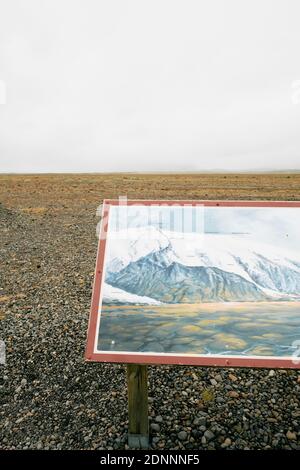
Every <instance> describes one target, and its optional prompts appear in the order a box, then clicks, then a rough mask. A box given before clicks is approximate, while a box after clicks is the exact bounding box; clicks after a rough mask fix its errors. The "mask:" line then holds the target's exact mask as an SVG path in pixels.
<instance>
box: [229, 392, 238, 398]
mask: <svg viewBox="0 0 300 470" xmlns="http://www.w3.org/2000/svg"><path fill="white" fill-rule="evenodd" d="M228 396H229V397H230V398H239V396H240V395H239V393H238V392H236V391H235V390H230V391H229V392H228Z"/></svg>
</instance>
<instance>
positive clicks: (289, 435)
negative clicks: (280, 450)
mask: <svg viewBox="0 0 300 470" xmlns="http://www.w3.org/2000/svg"><path fill="white" fill-rule="evenodd" d="M286 437H287V438H288V440H289V441H296V440H297V434H296V433H295V432H291V431H288V432H287V433H286Z"/></svg>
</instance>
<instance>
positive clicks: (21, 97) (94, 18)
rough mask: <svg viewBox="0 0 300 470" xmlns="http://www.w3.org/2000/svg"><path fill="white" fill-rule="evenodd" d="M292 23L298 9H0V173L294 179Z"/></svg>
mask: <svg viewBox="0 0 300 470" xmlns="http://www.w3.org/2000/svg"><path fill="white" fill-rule="evenodd" d="M299 18H300V2H299V0H269V1H268V0H206V1H200V0H197V1H192V0H181V1H176V0H148V1H146V0H136V1H126V0H106V1H103V0H102V1H101V0H81V1H78V0H0V80H2V82H0V88H1V86H2V100H3V88H4V85H6V103H5V104H0V171H30V172H34V171H37V172H40V171H143V170H146V171H152V170H153V171H159V170H164V171H168V170H169V171H176V170H190V171H201V170H208V169H216V168H220V169H221V168H222V169H226V170H230V169H243V170H245V169H259V168H262V169H263V168H273V169H285V168H295V169H300V26H299ZM0 95H1V89H0Z"/></svg>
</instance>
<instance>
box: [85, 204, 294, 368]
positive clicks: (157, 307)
mask: <svg viewBox="0 0 300 470" xmlns="http://www.w3.org/2000/svg"><path fill="white" fill-rule="evenodd" d="M104 223H105V224H106V231H105V233H104V232H102V235H103V239H102V240H100V249H99V251H100V252H101V253H102V255H103V256H102V266H101V275H102V276H101V282H99V283H98V286H97V285H95V289H98V290H99V292H98V298H97V305H96V317H95V318H94V332H90V334H91V335H92V336H93V338H90V342H92V343H93V357H92V359H94V360H102V358H103V359H104V360H111V361H114V360H116V361H118V362H120V355H122V354H123V355H124V362H135V361H136V360H138V362H142V360H143V357H145V359H146V358H147V360H148V361H149V359H150V361H149V362H150V363H151V362H155V363H159V362H161V363H191V364H212V365H213V364H216V365H217V364H222V363H223V362H222V360H221V362H220V361H218V360H217V359H218V358H219V359H220V358H221V359H222V358H223V360H224V359H225V358H231V361H229V362H228V364H240V363H241V365H243V364H245V365H248V364H247V361H249V360H251V359H252V360H254V361H255V360H256V359H258V360H259V359H262V360H264V359H270V360H271V361H274V360H277V359H279V360H280V359H282V360H289V361H290V363H291V364H290V366H293V365H294V367H297V364H298V360H297V358H298V350H299V344H300V341H299V340H300V250H299V239H298V237H299V233H300V207H299V206H293V205H292V204H291V205H290V206H289V205H287V206H280V205H279V206H277V205H269V206H268V205H267V203H261V204H259V203H256V204H254V203H253V205H249V204H247V205H243V204H240V205H239V203H238V202H236V203H233V204H232V205H226V206H225V205H221V204H218V203H216V204H211V205H207V204H206V203H205V202H202V203H201V202H199V203H193V205H191V204H189V203H188V202H186V203H173V204H164V202H163V201H161V202H159V201H157V202H156V204H155V203H154V202H153V204H150V203H149V204H143V203H142V202H140V203H136V204H130V205H119V204H108V205H107V217H106V220H105V222H104ZM101 243H102V244H103V246H102V247H101ZM95 296H96V297H97V293H96V292H95V290H94V297H95ZM94 307H95V304H94ZM114 355H116V356H114ZM299 356H300V354H299ZM153 358H154V361H152V359H153ZM189 358H190V361H189ZM235 358H236V359H240V360H241V362H240V363H237V362H235V361H234V359H235ZM207 360H208V361H207ZM243 361H244V362H243ZM299 362H300V361H299ZM249 364H250V363H249ZM263 364H264V363H263V362H262V363H261V364H260V363H259V362H258V365H262V366H263ZM251 365H253V361H252V362H251ZM266 365H268V364H267V363H266ZM298 367H299V365H298Z"/></svg>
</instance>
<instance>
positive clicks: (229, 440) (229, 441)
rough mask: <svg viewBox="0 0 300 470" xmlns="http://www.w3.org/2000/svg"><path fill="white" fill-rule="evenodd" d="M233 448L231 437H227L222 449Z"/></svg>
mask: <svg viewBox="0 0 300 470" xmlns="http://www.w3.org/2000/svg"><path fill="white" fill-rule="evenodd" d="M229 446H231V439H230V438H229V437H226V439H225V441H224V442H223V443H222V444H221V447H223V448H226V447H229Z"/></svg>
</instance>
